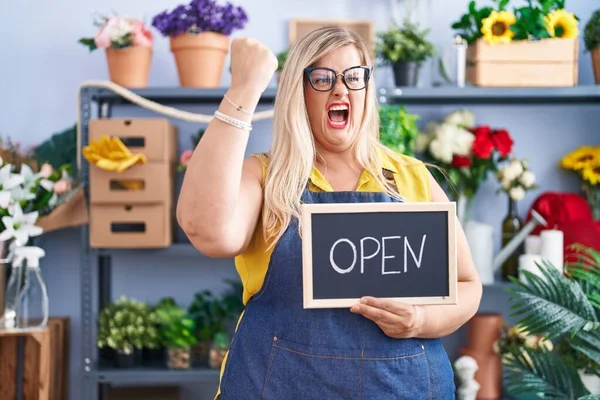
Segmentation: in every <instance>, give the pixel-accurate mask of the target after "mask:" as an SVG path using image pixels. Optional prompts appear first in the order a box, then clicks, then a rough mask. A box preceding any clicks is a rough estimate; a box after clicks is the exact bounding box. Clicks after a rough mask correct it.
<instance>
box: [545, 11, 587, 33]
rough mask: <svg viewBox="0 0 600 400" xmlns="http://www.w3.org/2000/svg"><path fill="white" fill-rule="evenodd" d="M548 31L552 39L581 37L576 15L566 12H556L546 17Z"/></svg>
mask: <svg viewBox="0 0 600 400" xmlns="http://www.w3.org/2000/svg"><path fill="white" fill-rule="evenodd" d="M545 20H546V29H547V30H548V33H549V34H550V36H552V37H556V38H562V39H575V38H576V37H577V36H579V29H578V28H577V26H578V24H579V22H578V21H577V18H576V17H575V15H574V14H573V13H571V12H567V11H565V10H554V11H552V12H551V13H550V14H548V15H546V17H545Z"/></svg>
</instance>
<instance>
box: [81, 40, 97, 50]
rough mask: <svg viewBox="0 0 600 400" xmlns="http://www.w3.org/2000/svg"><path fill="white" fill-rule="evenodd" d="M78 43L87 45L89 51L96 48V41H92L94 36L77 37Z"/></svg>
mask: <svg viewBox="0 0 600 400" xmlns="http://www.w3.org/2000/svg"><path fill="white" fill-rule="evenodd" d="M79 43H81V44H82V45H84V46H85V47H87V48H88V50H89V51H90V53H91V52H92V51H94V50H96V49H97V48H98V47H97V46H96V42H95V41H94V38H82V39H79Z"/></svg>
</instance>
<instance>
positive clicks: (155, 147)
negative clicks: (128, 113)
mask: <svg viewBox="0 0 600 400" xmlns="http://www.w3.org/2000/svg"><path fill="white" fill-rule="evenodd" d="M104 135H106V136H110V137H114V136H117V137H119V139H121V141H122V142H123V144H125V146H127V148H128V149H129V150H131V152H132V153H142V154H144V155H145V156H146V158H147V159H148V162H149V163H151V162H175V161H176V160H177V158H178V157H177V130H176V128H175V126H174V125H173V124H171V123H170V122H169V121H168V120H167V119H164V118H130V119H127V118H109V119H92V120H90V128H89V141H90V142H91V141H92V140H98V139H100V138H101V137H102V136H104Z"/></svg>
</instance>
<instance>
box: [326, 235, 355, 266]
mask: <svg viewBox="0 0 600 400" xmlns="http://www.w3.org/2000/svg"><path fill="white" fill-rule="evenodd" d="M342 242H347V243H348V244H349V245H350V247H352V252H353V253H354V259H353V260H352V265H350V267H348V268H346V269H342V268H340V267H339V266H338V265H337V264H336V262H335V260H334V259H333V251H334V250H335V246H337V245H338V244H340V243H342ZM329 261H330V262H331V266H332V267H333V269H334V270H335V271H336V272H337V273H339V274H347V273H349V272H350V271H352V270H353V269H354V265H355V264H356V246H355V245H354V243H352V242H351V241H350V239H345V238H342V239H339V240H338V241H336V242H335V243H334V244H333V246H331V250H330V251H329Z"/></svg>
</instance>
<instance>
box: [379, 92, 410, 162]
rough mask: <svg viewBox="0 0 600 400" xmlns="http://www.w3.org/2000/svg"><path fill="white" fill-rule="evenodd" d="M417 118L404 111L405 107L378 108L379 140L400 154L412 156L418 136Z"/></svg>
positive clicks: (383, 106)
mask: <svg viewBox="0 0 600 400" xmlns="http://www.w3.org/2000/svg"><path fill="white" fill-rule="evenodd" d="M418 120H419V116H418V115H416V114H411V113H409V112H408V111H406V107H405V106H396V105H391V104H389V105H382V106H380V107H379V140H380V141H381V143H383V144H384V145H386V146H387V147H389V148H390V149H392V150H394V151H397V152H398V153H400V154H406V155H409V156H412V155H414V148H415V141H416V140H417V137H418V136H419V127H418V126H417V121H418Z"/></svg>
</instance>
